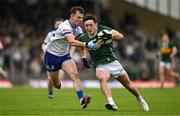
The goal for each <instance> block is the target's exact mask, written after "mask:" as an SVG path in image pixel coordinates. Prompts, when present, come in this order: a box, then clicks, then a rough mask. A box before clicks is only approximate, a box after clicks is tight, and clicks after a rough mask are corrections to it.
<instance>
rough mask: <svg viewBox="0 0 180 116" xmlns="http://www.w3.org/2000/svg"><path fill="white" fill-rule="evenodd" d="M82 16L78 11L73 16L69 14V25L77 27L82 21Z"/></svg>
mask: <svg viewBox="0 0 180 116" xmlns="http://www.w3.org/2000/svg"><path fill="white" fill-rule="evenodd" d="M83 16H84V15H83V14H82V13H80V12H79V11H76V13H75V14H71V18H70V20H71V23H72V24H73V25H74V26H79V25H80V24H81V23H82V21H83Z"/></svg>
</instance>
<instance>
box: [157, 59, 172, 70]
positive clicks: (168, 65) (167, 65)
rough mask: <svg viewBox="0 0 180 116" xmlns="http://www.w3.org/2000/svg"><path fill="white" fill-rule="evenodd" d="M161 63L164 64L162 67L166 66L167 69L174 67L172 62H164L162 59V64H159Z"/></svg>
mask: <svg viewBox="0 0 180 116" xmlns="http://www.w3.org/2000/svg"><path fill="white" fill-rule="evenodd" d="M159 65H160V66H162V67H165V68H166V69H170V68H172V64H171V62H163V61H160V64H159Z"/></svg>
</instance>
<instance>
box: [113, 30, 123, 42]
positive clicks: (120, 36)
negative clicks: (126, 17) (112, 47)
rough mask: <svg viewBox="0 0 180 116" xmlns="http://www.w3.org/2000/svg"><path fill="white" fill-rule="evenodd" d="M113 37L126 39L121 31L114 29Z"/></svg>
mask: <svg viewBox="0 0 180 116" xmlns="http://www.w3.org/2000/svg"><path fill="white" fill-rule="evenodd" d="M112 38H113V39H117V40H119V39H124V36H123V34H121V33H120V32H118V31H116V30H113V31H112Z"/></svg>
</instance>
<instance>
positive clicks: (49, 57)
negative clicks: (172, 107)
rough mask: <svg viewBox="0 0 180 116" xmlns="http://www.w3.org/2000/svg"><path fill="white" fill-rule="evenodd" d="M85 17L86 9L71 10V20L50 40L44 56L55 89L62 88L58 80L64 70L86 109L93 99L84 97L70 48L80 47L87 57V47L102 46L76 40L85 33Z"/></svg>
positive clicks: (95, 47) (76, 8)
mask: <svg viewBox="0 0 180 116" xmlns="http://www.w3.org/2000/svg"><path fill="white" fill-rule="evenodd" d="M83 16H84V9H83V8H82V7H72V8H71V10H70V18H69V20H65V21H64V22H63V23H61V24H60V25H59V27H58V29H57V30H56V31H55V33H54V34H53V36H52V37H51V38H50V42H49V44H48V45H47V50H46V53H45V56H44V62H45V66H46V69H47V71H48V72H49V74H50V77H51V81H52V83H53V86H54V87H55V88H57V89H60V88H61V83H60V80H59V78H58V74H59V73H58V71H59V70H60V69H62V70H64V71H65V72H66V73H67V74H68V75H69V77H70V78H71V79H72V82H73V86H74V89H75V91H76V94H77V96H78V98H79V101H80V104H81V108H86V107H87V105H88V103H89V102H90V99H91V97H90V96H83V91H82V86H81V82H80V79H79V75H78V71H77V67H76V64H75V62H74V60H73V59H72V58H71V56H70V53H69V52H70V46H75V47H79V48H80V49H81V50H82V51H83V52H81V54H82V56H86V55H85V47H87V48H89V49H92V50H96V49H98V48H99V47H100V46H99V45H97V44H96V43H94V40H92V41H89V42H80V41H78V40H76V39H75V38H78V37H80V36H81V35H82V34H83V31H82V29H81V27H80V26H79V25H80V24H81V23H82V21H83Z"/></svg>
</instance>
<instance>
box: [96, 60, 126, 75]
mask: <svg viewBox="0 0 180 116" xmlns="http://www.w3.org/2000/svg"><path fill="white" fill-rule="evenodd" d="M96 70H103V71H107V72H109V73H110V74H111V76H113V77H114V78H117V77H118V76H121V75H123V74H125V73H126V71H125V70H124V68H123V67H122V65H121V64H120V63H119V62H118V61H117V60H115V61H113V62H111V63H108V64H102V65H98V66H97V67H96Z"/></svg>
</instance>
